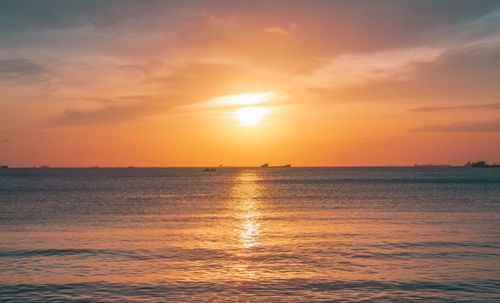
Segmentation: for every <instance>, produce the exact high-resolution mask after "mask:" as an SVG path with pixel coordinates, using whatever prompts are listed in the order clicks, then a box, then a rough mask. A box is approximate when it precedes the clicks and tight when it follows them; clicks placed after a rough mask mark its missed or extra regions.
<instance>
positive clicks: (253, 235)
mask: <svg viewBox="0 0 500 303" xmlns="http://www.w3.org/2000/svg"><path fill="white" fill-rule="evenodd" d="M258 180H259V175H258V174H257V173H255V172H243V173H242V174H240V175H238V176H237V178H236V185H235V188H234V192H235V195H236V197H237V199H236V204H235V206H236V207H235V211H236V215H235V216H236V218H237V220H238V225H239V226H238V229H239V230H240V235H239V241H240V243H241V245H242V246H243V247H244V248H246V249H249V248H253V247H257V246H260V245H261V244H260V242H259V236H260V232H261V231H260V228H261V222H260V221H261V216H262V213H261V212H260V205H259V204H260V203H259V200H258V196H259V194H260V188H259V185H258V184H257V183H256V181H258Z"/></svg>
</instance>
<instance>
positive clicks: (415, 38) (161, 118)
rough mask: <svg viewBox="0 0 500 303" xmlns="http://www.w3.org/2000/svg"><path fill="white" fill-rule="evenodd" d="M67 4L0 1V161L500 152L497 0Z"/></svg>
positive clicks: (377, 158) (145, 161) (402, 159)
mask: <svg viewBox="0 0 500 303" xmlns="http://www.w3.org/2000/svg"><path fill="white" fill-rule="evenodd" d="M76 3H78V4H79V5H75V3H73V4H72V5H70V4H68V3H67V2H65V1H57V0H56V1H52V0H50V1H44V2H40V1H31V2H30V1H26V2H23V3H21V4H19V2H16V1H12V2H11V1H5V2H3V3H1V4H0V11H1V12H2V14H0V37H1V40H2V43H1V45H0V164H8V165H10V166H33V165H50V166H93V165H99V166H129V165H133V166H212V165H219V164H224V165H237V166H239V165H241V166H254V165H260V164H262V163H265V162H269V163H272V164H285V163H292V164H293V165H295V166H302V165H304V166H309V165H311V166H322V165H412V164H413V163H439V164H441V163H449V164H463V163H464V162H466V161H468V160H477V159H480V158H484V159H486V160H489V161H491V162H495V161H497V162H500V98H499V97H500V85H498V79H500V34H499V33H500V4H499V3H498V1H440V2H437V3H436V2H435V1H356V2H350V1H262V2H261V1H248V2H246V1H241V2H238V3H235V2H234V1H213V2H212V1H211V2H206V1H200V2H197V1H193V2H191V1H189V2H185V1H180V2H175V1H174V2H163V1H148V2H142V1H133V0H130V1H128V0H127V1H81V2H76ZM246 107H251V108H252V109H250V110H247V109H245V110H241V109H242V108H246ZM236 113H238V114H236ZM245 122H246V123H245Z"/></svg>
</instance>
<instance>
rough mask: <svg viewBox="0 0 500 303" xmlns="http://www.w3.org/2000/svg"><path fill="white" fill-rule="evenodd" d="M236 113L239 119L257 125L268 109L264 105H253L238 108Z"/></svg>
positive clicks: (246, 123)
mask: <svg viewBox="0 0 500 303" xmlns="http://www.w3.org/2000/svg"><path fill="white" fill-rule="evenodd" d="M234 114H235V115H236V118H238V120H239V121H240V122H241V123H243V124H245V125H256V124H258V123H259V122H260V121H262V119H263V118H264V116H265V115H266V110H265V109H264V108H263V107H257V106H251V107H242V108H240V109H237V110H236V111H235V112H234Z"/></svg>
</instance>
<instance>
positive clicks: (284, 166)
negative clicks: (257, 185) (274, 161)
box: [260, 163, 292, 168]
mask: <svg viewBox="0 0 500 303" xmlns="http://www.w3.org/2000/svg"><path fill="white" fill-rule="evenodd" d="M291 166H292V164H286V165H276V166H271V165H269V163H264V164H262V165H261V166H260V168H289V167H291Z"/></svg>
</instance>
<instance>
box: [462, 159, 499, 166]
mask: <svg viewBox="0 0 500 303" xmlns="http://www.w3.org/2000/svg"><path fill="white" fill-rule="evenodd" d="M464 166H465V167H500V164H497V163H493V164H488V163H487V162H486V161H484V160H481V161H476V162H470V161H469V162H467V163H465V165H464Z"/></svg>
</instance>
